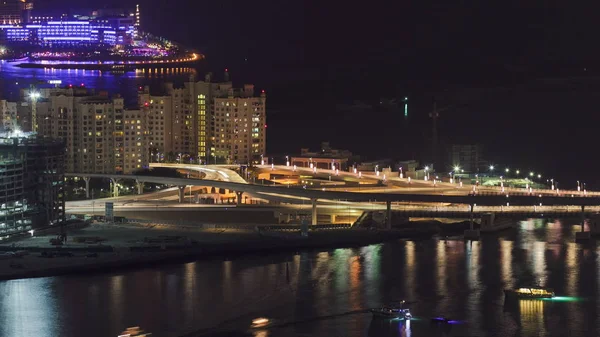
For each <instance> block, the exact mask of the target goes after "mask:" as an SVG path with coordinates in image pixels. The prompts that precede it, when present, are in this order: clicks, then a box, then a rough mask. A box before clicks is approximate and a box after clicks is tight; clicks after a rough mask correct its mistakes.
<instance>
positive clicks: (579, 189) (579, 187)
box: [577, 180, 581, 192]
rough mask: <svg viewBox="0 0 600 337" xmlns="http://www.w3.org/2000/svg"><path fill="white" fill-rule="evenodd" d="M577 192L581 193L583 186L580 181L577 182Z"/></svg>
mask: <svg viewBox="0 0 600 337" xmlns="http://www.w3.org/2000/svg"><path fill="white" fill-rule="evenodd" d="M577 192H581V185H580V184H579V180H577Z"/></svg>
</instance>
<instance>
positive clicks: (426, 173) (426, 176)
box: [425, 166, 429, 180]
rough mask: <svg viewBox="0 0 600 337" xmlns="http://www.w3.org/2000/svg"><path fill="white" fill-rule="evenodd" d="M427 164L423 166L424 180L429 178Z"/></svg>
mask: <svg viewBox="0 0 600 337" xmlns="http://www.w3.org/2000/svg"><path fill="white" fill-rule="evenodd" d="M428 171H429V166H425V180H427V179H428V178H429V173H428Z"/></svg>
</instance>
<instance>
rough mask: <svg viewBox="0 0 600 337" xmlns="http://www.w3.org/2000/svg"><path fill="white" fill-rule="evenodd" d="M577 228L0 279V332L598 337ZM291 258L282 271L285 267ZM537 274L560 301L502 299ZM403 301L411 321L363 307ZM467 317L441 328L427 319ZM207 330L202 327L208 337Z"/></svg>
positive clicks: (595, 260)
mask: <svg viewBox="0 0 600 337" xmlns="http://www.w3.org/2000/svg"><path fill="white" fill-rule="evenodd" d="M576 228H577V227H573V226H570V225H566V224H563V223H561V222H559V221H556V222H551V223H545V222H544V221H542V220H535V221H533V220H532V221H526V222H522V223H521V224H520V226H519V229H517V230H515V231H514V232H513V233H505V234H503V235H501V236H488V237H485V238H484V239H483V240H482V241H480V242H470V243H465V242H463V241H460V240H447V241H445V240H437V239H432V240H426V241H416V242H413V241H398V242H393V243H386V244H380V245H372V246H368V247H362V248H355V249H335V250H326V251H315V252H302V253H299V254H281V255H269V256H247V257H242V258H235V259H232V260H212V261H197V262H193V263H186V264H175V265H163V266H159V267H154V268H147V269H136V270H132V271H129V272H118V273H107V274H95V275H85V276H63V277H48V278H38V279H26V280H14V281H4V282H0V298H1V301H0V336H34V335H38V336H39V335H43V336H61V337H65V336H81V335H82V334H84V333H85V336H116V335H117V334H118V333H119V332H120V331H122V330H123V329H124V328H126V327H129V326H141V327H142V328H144V329H146V330H148V331H151V332H153V333H154V336H157V337H158V336H181V335H184V334H185V333H188V332H190V331H202V332H204V333H207V334H206V335H215V333H216V332H219V331H223V330H235V331H240V333H239V335H242V333H243V332H244V331H247V329H248V327H249V322H250V321H251V320H252V319H253V318H255V317H260V316H267V317H270V318H272V319H275V320H276V324H279V325H281V327H280V328H273V329H270V330H263V331H255V332H254V333H253V334H254V335H255V336H261V337H267V336H349V337H352V336H574V337H575V336H593V335H598V332H599V331H600V330H599V329H600V328H599V324H600V320H599V319H598V317H597V316H598V305H599V304H600V300H599V298H598V297H599V291H598V289H599V287H600V282H599V281H598V272H597V271H598V268H600V259H599V257H598V248H597V247H596V246H595V245H594V246H593V247H587V248H586V247H582V246H581V245H578V244H575V243H573V238H574V234H573V233H574V230H576ZM286 265H287V270H288V271H287V272H286ZM538 280H539V281H541V283H542V284H543V285H545V286H548V287H552V288H554V289H555V291H556V293H557V294H558V295H559V296H561V297H560V298H559V299H558V300H552V301H531V300H527V301H521V302H520V303H517V304H516V305H514V306H505V305H504V298H503V293H502V289H503V288H505V287H512V286H515V285H517V284H520V283H525V282H536V281H538ZM400 299H405V300H407V301H409V302H414V303H412V304H411V306H410V307H411V309H412V312H413V314H414V315H415V318H416V319H415V320H414V321H412V322H410V325H409V326H407V325H406V323H404V322H402V321H388V320H373V319H372V317H371V315H370V314H368V313H365V310H366V309H368V308H372V307H377V306H379V305H382V304H385V303H386V302H390V301H395V300H400ZM440 315H442V316H446V317H449V318H453V319H456V320H460V321H463V322H462V324H456V325H452V326H451V329H450V330H449V331H448V330H444V329H442V328H439V327H435V326H433V325H432V324H431V322H430V318H432V317H435V316H440ZM208 332H210V333H208Z"/></svg>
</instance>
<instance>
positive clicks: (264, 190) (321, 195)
mask: <svg viewBox="0 0 600 337" xmlns="http://www.w3.org/2000/svg"><path fill="white" fill-rule="evenodd" d="M65 176H67V177H81V178H108V179H112V180H115V181H117V180H122V179H131V180H135V181H136V182H138V183H146V182H148V183H155V184H164V185H173V186H179V187H180V190H181V188H183V187H185V186H207V187H215V188H223V189H228V190H231V191H235V192H236V193H238V194H239V195H241V193H253V194H258V195H261V196H262V197H264V198H265V199H269V195H285V196H295V197H301V198H306V199H311V200H313V203H314V202H316V200H318V199H323V200H345V201H354V202H371V201H376V202H386V203H391V202H429V203H451V204H467V205H482V206H483V205H486V206H502V205H505V206H506V205H539V204H540V203H542V204H543V205H545V206H567V205H568V206H595V205H600V197H597V196H588V197H565V196H542V197H540V196H538V195H535V196H533V195H525V196H524V195H517V196H508V197H507V196H506V195H475V196H473V195H435V194H433V195H432V194H402V193H359V192H342V191H324V190H310V189H304V188H295V187H280V186H264V185H253V184H248V183H245V182H244V183H239V182H232V181H221V180H198V179H186V178H167V177H154V176H138V175H119V174H92V173H67V174H65Z"/></svg>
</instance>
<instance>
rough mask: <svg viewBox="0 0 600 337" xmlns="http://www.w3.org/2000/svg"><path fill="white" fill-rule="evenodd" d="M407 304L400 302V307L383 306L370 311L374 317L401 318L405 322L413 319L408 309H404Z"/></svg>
mask: <svg viewBox="0 0 600 337" xmlns="http://www.w3.org/2000/svg"><path fill="white" fill-rule="evenodd" d="M404 303H405V302H404V301H402V302H400V306H393V305H389V306H383V307H381V308H376V309H371V310H369V311H370V312H371V313H372V314H373V317H381V318H401V319H405V320H409V319H411V318H412V314H411V313H410V310H409V309H408V308H404V307H403V304H404Z"/></svg>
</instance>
